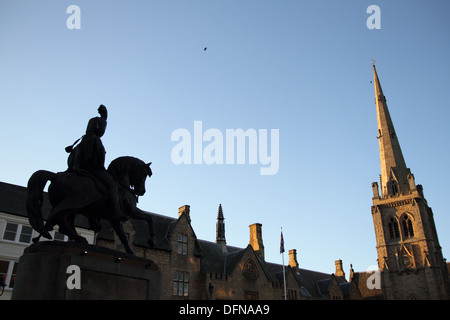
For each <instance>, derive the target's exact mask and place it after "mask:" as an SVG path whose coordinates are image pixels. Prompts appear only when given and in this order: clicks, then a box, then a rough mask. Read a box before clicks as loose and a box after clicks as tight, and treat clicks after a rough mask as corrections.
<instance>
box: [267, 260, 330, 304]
mask: <svg viewBox="0 0 450 320" xmlns="http://www.w3.org/2000/svg"><path fill="white" fill-rule="evenodd" d="M267 264H268V266H269V268H270V269H271V270H272V272H273V273H274V274H275V275H276V276H277V278H278V281H279V282H280V283H283V265H281V264H276V263H270V262H268V263H267ZM285 269H286V270H285V272H292V274H293V275H294V276H295V279H296V280H297V283H298V284H299V287H300V289H301V290H300V294H301V295H302V296H304V297H322V295H321V293H320V291H319V288H318V286H317V283H318V281H322V280H327V279H330V276H331V275H330V274H329V273H323V272H318V271H312V270H308V269H303V268H297V269H295V268H291V267H289V266H285Z"/></svg>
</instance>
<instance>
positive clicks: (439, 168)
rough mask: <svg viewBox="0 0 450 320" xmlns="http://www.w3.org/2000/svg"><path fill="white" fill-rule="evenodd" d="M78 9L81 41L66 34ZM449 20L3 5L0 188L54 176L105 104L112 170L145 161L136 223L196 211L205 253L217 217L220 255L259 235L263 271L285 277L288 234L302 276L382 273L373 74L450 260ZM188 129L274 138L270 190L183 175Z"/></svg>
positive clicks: (181, 4)
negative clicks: (222, 227) (220, 215)
mask: <svg viewBox="0 0 450 320" xmlns="http://www.w3.org/2000/svg"><path fill="white" fill-rule="evenodd" d="M73 4H75V5H77V6H78V7H79V8H80V10H81V13H80V15H79V18H80V19H79V21H80V27H81V28H80V29H69V28H68V27H67V24H66V22H67V19H68V18H69V17H70V16H71V14H72V12H70V13H67V12H66V10H67V8H68V7H69V6H70V5H73ZM370 5H377V6H379V8H380V12H381V15H380V17H381V28H380V29H372V30H371V29H369V28H368V27H367V25H366V21H367V19H368V18H369V17H370V16H371V14H368V13H367V12H366V10H367V8H368V7H369V6H370ZM449 12H450V2H448V1H442V0H431V1H430V0H429V1H425V0H420V1H418V0H407V1H406V0H396V1H382V0H373V1H372V0H371V1H364V0H345V1H331V0H330V1H328V0H326V1H324V0H321V1H312V0H302V1H299V0H295V1H294V0H284V1H274V0H270V1H269V0H264V1H262V0H257V1H256V0H245V1H237V0H221V1H217V0H204V1H203V0H183V1H179V0H173V1H162V0H161V1H154V0H152V1H149V0H145V1H138V0H134V1H125V0H116V1H103V0H96V1H83V0H70V1H67V0H46V1H25V0H22V1H18V0H2V1H1V2H0V41H1V44H0V150H1V152H0V181H3V182H8V183H12V184H17V185H21V186H26V184H27V181H28V178H29V177H30V176H31V174H32V173H33V172H35V171H37V170H39V169H46V170H50V171H54V172H58V171H64V170H65V169H66V161H67V154H66V153H65V151H64V148H65V147H66V146H68V145H70V144H72V143H73V142H74V141H75V140H76V139H77V138H79V137H80V136H81V135H82V134H83V133H84V131H85V129H86V125H87V122H88V120H89V119H90V118H91V117H94V116H97V108H98V106H99V105H100V104H104V105H106V106H107V108H108V111H109V117H108V128H107V131H106V134H105V135H104V137H103V138H102V140H103V144H104V146H105V148H106V150H107V154H106V164H109V162H110V161H112V160H113V159H114V158H116V157H118V156H122V155H130V156H135V157H138V158H140V159H142V160H144V161H146V162H149V161H152V162H153V164H152V169H153V177H152V178H151V179H150V180H148V181H147V194H146V195H145V196H144V197H142V198H141V199H140V202H139V207H140V208H141V209H143V210H147V211H151V212H156V213H159V214H163V215H167V216H172V217H176V216H177V213H178V207H180V206H182V205H184V204H189V205H190V206H191V218H192V225H193V228H194V230H195V232H196V235H197V237H198V238H200V239H204V240H210V241H215V230H216V217H217V210H218V206H219V203H221V204H222V206H223V212H224V216H225V219H226V220H225V223H226V238H227V243H228V244H230V245H234V246H239V247H245V246H247V244H248V241H249V228H248V226H249V225H250V224H253V223H255V222H258V223H261V224H262V225H263V227H262V231H263V238H264V245H265V254H266V260H268V261H271V262H278V263H281V256H280V254H279V238H280V228H281V227H283V234H284V239H285V247H286V250H289V249H294V248H295V249H297V252H298V261H299V265H300V267H302V268H306V269H312V270H317V271H322V272H334V260H337V259H342V260H343V262H344V268H345V271H346V272H347V274H348V272H349V265H350V263H352V264H353V267H354V269H355V270H356V271H365V270H367V268H368V267H370V266H373V265H376V263H377V262H376V260H377V254H376V249H375V246H376V242H375V233H374V227H373V221H372V217H371V211H370V208H371V204H372V189H371V183H372V182H373V181H378V179H379V174H380V163H379V149H378V141H377V139H376V136H377V123H376V110H375V103H374V88H373V84H372V83H371V81H372V80H373V73H372V63H371V59H375V60H376V66H377V71H378V75H379V77H380V80H381V85H382V87H383V91H384V94H385V95H386V98H387V101H388V107H389V109H390V112H391V116H392V118H393V121H394V125H395V128H396V132H397V134H398V137H399V140H400V144H401V147H402V150H403V153H404V156H405V160H406V163H407V166H408V167H409V168H411V170H412V172H413V173H414V175H415V178H416V183H418V184H422V185H423V187H424V193H425V196H426V198H427V200H428V203H429V205H430V206H431V207H432V208H433V212H434V217H435V222H436V225H437V230H438V235H439V239H440V244H441V246H442V247H443V253H444V256H445V257H446V258H449V257H450V234H449V232H448V227H449V225H450V203H449V201H448V200H447V199H448V196H449V192H450V191H449V190H450V188H449V186H448V181H450V172H449V170H448V168H449V164H450V150H449V146H448V141H449V138H450V132H449V126H448V119H449V115H450V114H449V113H450V111H449V109H450V108H449V99H448V94H449V91H450V90H449V89H450V77H449V74H450V61H449V57H450V37H449V35H450V19H449V18H448V15H449ZM71 21H72V20H71ZM205 47H207V50H206V51H205V50H204V48H205ZM194 121H201V122H202V126H203V132H205V131H206V130H207V129H210V128H213V129H217V130H218V131H219V132H221V133H222V134H223V136H224V137H225V133H226V130H227V129H238V128H241V129H244V130H247V129H255V130H256V131H257V132H259V131H258V130H260V129H267V130H268V131H269V132H270V130H271V129H279V170H278V172H277V174H275V175H260V167H261V166H262V165H261V163H260V161H259V159H258V163H257V164H249V163H248V160H247V162H246V163H245V164H239V165H238V164H222V165H219V164H212V165H208V164H190V165H188V164H179V165H176V164H175V163H174V162H173V161H172V160H173V159H172V157H171V153H172V149H173V148H174V147H175V146H176V145H177V142H176V141H171V135H172V133H173V132H174V131H175V130H177V129H186V130H187V131H188V132H190V133H191V135H194ZM217 130H216V132H217ZM192 139H194V137H192ZM208 144H209V142H204V143H203V147H204V148H205V147H206V146H207V145H208ZM286 253H287V252H286ZM285 261H287V254H286V256H285Z"/></svg>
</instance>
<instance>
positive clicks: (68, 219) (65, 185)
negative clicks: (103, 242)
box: [27, 157, 155, 254]
mask: <svg viewBox="0 0 450 320" xmlns="http://www.w3.org/2000/svg"><path fill="white" fill-rule="evenodd" d="M150 164H151V162H150V163H148V164H146V163H145V162H143V161H141V160H139V159H137V158H134V157H119V158H117V159H115V160H113V161H112V162H111V164H110V165H109V166H108V169H107V172H108V173H109V174H110V175H111V177H112V178H113V179H114V182H115V183H116V184H117V188H118V194H119V204H120V208H121V211H122V212H123V214H124V215H125V216H122V217H120V218H116V217H114V218H113V217H112V214H111V210H110V208H109V207H110V204H109V203H110V202H109V201H107V196H108V193H107V190H106V187H105V186H104V185H103V184H102V183H101V182H100V181H99V180H98V179H96V178H95V177H94V176H93V175H91V174H90V173H89V172H87V171H85V170H80V171H78V172H74V171H65V172H59V173H53V172H50V171H46V170H39V171H36V172H35V173H34V174H33V175H32V176H31V177H30V179H29V180H28V186H27V187H28V197H27V212H28V219H29V221H30V224H31V226H32V227H33V229H34V230H36V231H37V232H39V236H37V237H35V238H33V242H34V243H36V242H38V241H39V239H40V237H41V236H42V237H45V238H47V239H50V240H51V239H52V237H51V235H50V233H49V231H51V230H53V227H54V226H55V225H58V226H59V232H61V233H63V234H65V235H67V236H68V237H69V239H71V240H74V241H76V242H80V243H83V244H88V242H87V240H86V239H85V238H84V237H82V236H80V235H78V234H77V232H76V230H75V225H74V219H75V216H76V215H77V214H82V215H84V216H86V217H87V218H88V221H89V226H90V227H89V229H92V230H94V232H98V231H100V229H101V225H100V222H99V220H100V219H105V220H108V221H110V222H111V225H112V227H113V228H114V231H115V232H116V234H117V235H118V236H119V239H120V241H121V242H122V244H123V245H124V248H125V250H126V252H127V253H129V254H133V251H132V250H131V248H130V246H129V244H128V241H127V237H126V235H125V232H124V229H123V224H122V221H126V220H128V219H130V218H133V219H138V220H146V221H147V223H148V227H149V234H150V238H149V239H148V242H149V245H150V246H151V247H153V246H154V245H155V244H154V239H155V233H154V228H153V220H152V217H151V216H150V215H148V214H146V213H145V212H143V211H142V210H140V209H139V208H137V202H138V197H139V196H143V195H144V194H145V181H146V178H147V177H151V175H152V170H151V169H150ZM48 181H50V182H51V183H50V185H49V188H48V196H49V200H50V204H51V206H52V210H51V212H50V216H49V217H48V219H47V222H46V223H45V224H44V219H43V216H42V205H43V194H44V191H43V189H44V187H45V185H46V184H47V182H48Z"/></svg>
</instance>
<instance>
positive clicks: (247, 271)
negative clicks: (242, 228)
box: [96, 205, 361, 300]
mask: <svg viewBox="0 0 450 320" xmlns="http://www.w3.org/2000/svg"><path fill="white" fill-rule="evenodd" d="M148 214H149V215H150V216H151V217H152V219H153V222H154V226H155V232H156V234H155V246H154V247H152V248H150V247H149V246H148V242H147V240H148V238H149V233H148V228H147V225H146V222H145V221H142V220H134V219H130V221H128V222H126V223H125V231H126V232H127V234H128V239H129V243H130V246H131V247H132V249H133V250H134V253H135V254H136V255H137V256H140V257H143V258H147V259H151V260H153V261H154V262H155V263H156V264H157V265H158V266H159V267H160V270H161V273H162V277H163V293H162V298H163V299H166V300H168V299H175V300H179V299H196V300H198V299H202V300H204V299H208V300H209V299H219V300H222V299H238V300H255V299H265V300H277V299H284V285H283V283H284V281H283V266H282V265H280V264H275V263H270V262H267V261H265V257H264V243H263V237H262V225H261V224H259V223H255V224H252V225H250V226H249V233H250V241H249V244H248V245H247V246H245V247H242V248H239V247H233V246H229V245H227V244H226V237H225V223H224V215H223V210H222V206H221V205H219V210H218V214H217V224H216V241H215V242H211V241H206V240H201V239H198V238H197V236H196V234H195V231H194V229H193V228H192V225H191V212H190V207H189V206H188V205H185V206H182V207H180V208H179V213H178V218H171V217H167V216H162V215H158V214H155V213H150V212H148ZM96 243H97V245H100V246H104V247H108V248H111V249H116V250H123V245H122V244H121V243H120V241H119V240H118V239H117V237H115V235H114V234H113V232H112V231H111V228H110V227H109V226H108V225H106V224H105V225H104V227H103V229H102V231H101V232H100V233H99V234H98V236H97V242H96ZM289 256H290V259H289V264H288V265H287V266H285V274H286V293H287V297H286V298H287V299H295V300H297V299H329V298H330V292H334V295H333V297H335V298H336V299H337V297H339V298H340V299H348V298H350V295H349V290H347V289H346V288H344V286H342V284H344V283H348V282H347V281H346V280H345V278H344V277H338V276H334V275H330V274H327V273H322V272H317V271H311V270H306V269H302V268H299V267H298V262H297V256H296V250H290V252H289ZM336 279H338V280H336ZM354 292H356V294H355V295H353V296H351V297H353V298H355V297H356V298H361V295H360V294H358V293H359V289H358V288H357V287H356V288H354Z"/></svg>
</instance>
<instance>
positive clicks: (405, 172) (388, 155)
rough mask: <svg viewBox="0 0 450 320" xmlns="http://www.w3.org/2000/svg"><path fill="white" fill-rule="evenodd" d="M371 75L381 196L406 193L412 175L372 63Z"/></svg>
mask: <svg viewBox="0 0 450 320" xmlns="http://www.w3.org/2000/svg"><path fill="white" fill-rule="evenodd" d="M373 76H374V86H375V102H376V105H377V122H378V136H377V138H378V142H379V145H380V163H381V176H380V180H381V194H382V197H385V196H388V195H395V194H398V193H407V192H408V191H409V190H410V186H411V183H410V180H411V179H413V177H412V175H411V171H410V170H409V169H408V168H407V167H406V163H405V159H404V158H403V153H402V150H401V148H400V143H399V142H398V138H397V134H396V132H395V129H394V125H393V123H392V119H391V116H390V114H389V110H388V107H387V104H386V98H385V96H384V94H383V90H382V89H381V84H380V80H379V79H378V74H377V71H376V69H375V64H374V65H373Z"/></svg>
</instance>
